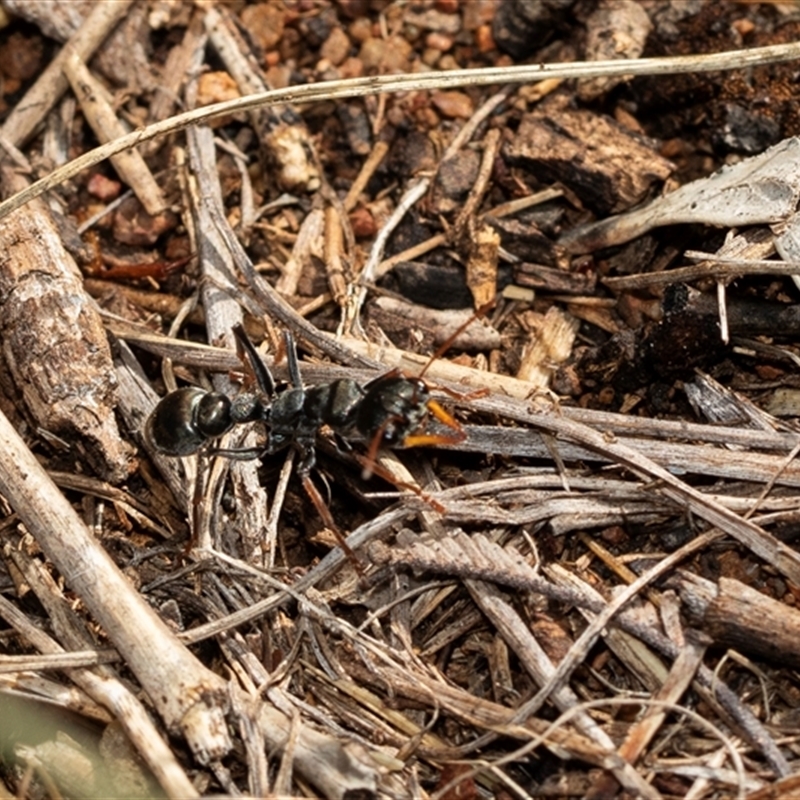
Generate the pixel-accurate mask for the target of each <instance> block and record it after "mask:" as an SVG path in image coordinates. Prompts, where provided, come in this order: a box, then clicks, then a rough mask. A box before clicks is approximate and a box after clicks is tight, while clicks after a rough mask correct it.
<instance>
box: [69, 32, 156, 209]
mask: <svg viewBox="0 0 800 800" xmlns="http://www.w3.org/2000/svg"><path fill="white" fill-rule="evenodd" d="M66 50H67V54H66V58H65V60H64V73H65V74H66V76H67V78H68V79H69V82H70V84H71V85H72V91H73V92H75V96H76V97H77V98H78V103H79V104H80V107H81V111H83V116H84V118H85V119H86V121H87V122H88V123H89V127H90V128H91V129H92V130H93V131H94V132H95V135H96V136H97V138H98V139H99V140H100V141H101V142H109V141H112V140H114V139H119V138H120V137H121V136H124V135H125V133H126V131H125V128H124V127H123V125H122V123H121V122H120V121H119V120H118V119H117V115H116V114H115V113H114V109H113V108H112V107H111V103H110V102H109V100H108V99H107V97H106V94H107V93H106V90H105V87H104V86H103V85H102V84H101V83H100V82H99V81H98V80H96V79H95V77H94V76H93V75H92V73H91V72H89V69H88V67H87V66H86V64H84V63H83V61H82V60H81V58H80V56H79V55H78V54H77V53H76V52H75V51H74V50H72V49H71V48H70V47H69V46H67V48H66ZM111 163H112V165H113V166H114V169H115V170H116V171H117V174H118V175H119V177H120V178H121V179H122V180H123V182H124V183H126V184H127V185H128V186H130V188H131V189H133V191H134V194H135V195H136V197H137V198H138V199H139V202H140V203H141V204H142V206H144V209H145V211H147V213H148V214H150V215H151V216H156V215H157V214H159V213H160V212H162V211H163V210H164V208H165V207H166V205H167V203H166V200H165V199H164V195H163V194H162V192H161V187H160V186H159V185H158V183H156V179H155V178H154V177H153V174H152V173H151V172H150V168H149V167H148V166H147V164H146V163H145V161H144V159H143V158H142V156H141V155H140V154H139V152H138V151H137V150H127V151H125V152H123V153H117V154H116V155H115V156H112V157H111Z"/></svg>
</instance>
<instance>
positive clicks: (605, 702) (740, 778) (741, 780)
mask: <svg viewBox="0 0 800 800" xmlns="http://www.w3.org/2000/svg"><path fill="white" fill-rule="evenodd" d="M639 705H647V706H652V707H654V708H661V709H664V710H665V711H674V712H677V713H679V714H683V715H685V716H687V717H689V718H690V719H691V720H693V721H694V722H696V723H697V724H698V725H700V726H701V727H703V728H705V729H706V730H709V731H710V732H711V733H712V734H713V735H715V736H716V737H717V738H718V739H719V740H720V741H721V742H722V744H723V746H724V747H725V748H726V750H727V751H728V754H729V755H730V758H731V762H732V763H733V766H734V768H735V770H736V777H737V782H738V785H739V792H740V795H739V796H740V797H741V798H743V797H744V793H743V792H744V787H745V786H746V785H747V783H746V781H747V777H746V773H745V768H744V762H743V761H742V758H741V756H740V755H739V753H738V751H737V750H736V747H735V746H734V744H733V743H732V742H731V740H730V739H729V738H728V737H726V736H725V735H724V734H723V732H722V731H721V730H719V728H717V727H716V726H715V725H713V724H712V723H710V722H709V721H708V720H707V719H706V718H705V717H703V716H702V715H700V714H698V713H697V712H695V711H692V710H691V709H689V708H686V707H685V706H677V705H675V704H673V703H665V702H661V701H658V700H648V699H646V698H639V699H629V698H625V697H609V698H604V699H601V700H590V701H586V702H583V703H581V704H580V706H578V707H575V708H571V709H569V710H567V711H565V712H564V713H563V714H561V716H559V717H558V719H556V720H555V721H554V722H552V723H551V724H550V725H549V727H548V728H547V730H546V731H544V732H542V733H537V734H535V735H534V738H533V739H532V740H531V741H530V742H527V743H526V744H524V745H523V746H522V747H519V748H517V749H516V750H514V751H512V752H511V753H507V754H506V755H504V756H502V757H501V758H498V759H496V760H494V761H492V762H491V764H492V765H495V766H503V765H505V764H510V763H512V762H514V761H519V760H521V759H523V758H524V757H525V756H527V755H529V754H530V753H531V752H533V751H534V750H536V749H537V748H538V747H539V746H540V745H542V744H546V742H547V739H548V737H550V736H552V734H553V733H555V732H556V731H558V730H559V729H560V728H563V727H564V726H565V725H566V723H567V722H569V720H570V719H571V718H572V717H574V716H575V714H577V713H578V712H579V711H589V710H591V709H593V708H603V707H605V706H639ZM486 766H487V767H488V766H490V765H488V764H487V765H486ZM482 769H483V767H480V766H479V767H476V768H474V769H471V770H470V771H469V772H467V773H464V774H461V775H459V776H458V777H457V778H454V779H453V780H452V781H450V782H449V783H448V784H446V785H445V786H443V787H442V788H441V789H439V790H437V792H436V793H435V794H433V795H432V796H431V800H443V798H445V797H448V796H449V795H450V794H451V793H452V792H453V789H454V788H455V787H456V786H457V785H458V784H459V783H460V782H461V781H464V780H467V779H469V778H474V777H475V776H477V775H479V774H480V772H481V771H482ZM651 788H652V787H651ZM659 796H660V795H659Z"/></svg>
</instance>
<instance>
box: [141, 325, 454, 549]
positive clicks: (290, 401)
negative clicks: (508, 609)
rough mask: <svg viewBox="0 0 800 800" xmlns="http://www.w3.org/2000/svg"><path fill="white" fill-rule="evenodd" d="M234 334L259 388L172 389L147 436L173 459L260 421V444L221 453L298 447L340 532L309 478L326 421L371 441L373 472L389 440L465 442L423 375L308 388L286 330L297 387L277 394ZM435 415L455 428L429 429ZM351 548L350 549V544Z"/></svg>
mask: <svg viewBox="0 0 800 800" xmlns="http://www.w3.org/2000/svg"><path fill="white" fill-rule="evenodd" d="M233 334H234V336H235V337H236V341H237V344H238V345H239V347H240V348H241V351H242V352H243V353H244V354H246V355H247V360H248V361H249V362H250V366H251V367H252V371H253V375H254V377H255V381H256V384H257V387H258V391H255V392H251V391H246V392H240V393H239V394H238V395H237V396H236V397H234V398H230V397H228V396H227V395H226V394H222V393H220V392H208V391H205V390H203V389H199V388H197V387H185V388H182V389H177V390H175V391H174V392H170V393H169V394H167V395H166V396H165V397H163V398H162V399H161V400H160V401H159V403H158V404H157V405H156V407H155V409H154V410H153V412H152V414H151V415H150V416H149V418H148V419H147V422H146V424H145V437H146V438H147V440H148V442H149V443H150V444H151V445H152V447H153V448H154V449H155V450H156V451H158V452H160V453H163V454H165V455H168V456H187V455H191V454H193V453H196V452H198V451H199V450H200V449H201V448H203V447H204V446H205V445H206V444H208V443H210V442H211V441H213V440H215V439H218V438H219V437H220V436H222V435H223V434H224V433H227V432H228V431H229V430H230V429H231V428H233V427H234V426H235V425H239V424H242V423H247V422H261V423H263V424H264V426H265V428H266V432H267V439H266V442H265V444H264V445H263V446H262V447H258V448H244V449H238V450H217V451H216V452H217V453H218V454H220V455H225V456H228V457H230V458H236V459H249V458H258V457H260V456H262V455H269V454H273V453H277V452H279V451H280V450H283V449H285V448H287V447H293V448H294V449H295V450H296V451H297V453H298V455H299V456H300V463H299V464H298V467H297V472H298V475H299V476H300V479H301V481H302V483H303V486H304V488H305V490H306V492H307V493H308V494H309V496H310V497H311V500H312V501H313V502H314V505H315V506H316V507H317V510H318V511H319V513H320V515H321V516H322V518H323V521H324V522H325V524H326V525H327V526H328V527H329V528H331V529H332V530H333V531H334V532H336V531H337V528H336V525H335V524H334V522H333V519H332V517H331V514H330V511H329V510H328V508H327V506H325V503H324V501H323V500H322V498H321V496H320V495H319V492H318V491H317V489H316V487H315V486H314V484H313V483H312V482H311V479H310V477H309V473H310V472H311V470H312V468H313V466H314V464H315V462H316V453H315V442H316V437H317V433H318V432H319V429H320V428H321V427H322V426H323V425H327V426H328V427H330V428H331V429H332V430H333V432H334V434H336V436H337V437H338V438H339V439H340V440H341V441H342V442H343V443H345V444H347V443H348V441H349V440H352V439H354V438H363V439H365V440H366V441H368V442H369V443H370V444H369V450H368V453H367V458H366V460H365V463H366V465H367V467H366V470H365V472H367V474H369V473H371V472H372V471H373V470H374V468H375V458H376V455H377V451H378V448H379V447H380V445H381V444H383V443H385V444H395V445H397V444H399V445H401V446H404V447H417V446H420V445H437V444H455V443H457V442H460V441H463V439H464V436H465V434H464V432H463V430H462V428H461V426H460V425H459V423H458V422H457V421H456V420H455V419H454V418H453V417H452V416H450V414H448V413H447V411H445V410H444V408H442V407H441V406H440V405H439V404H438V403H437V402H436V401H435V400H432V399H431V396H430V389H429V388H428V386H427V384H426V383H425V381H423V380H422V377H421V376H420V377H416V378H409V377H406V376H405V375H403V374H402V373H401V372H400V371H399V370H397V369H395V370H392V371H390V372H387V373H386V374H385V375H381V376H380V377H378V378H375V379H374V380H372V381H369V382H368V383H365V384H361V383H359V382H358V381H355V380H352V379H349V378H340V379H338V380H335V381H332V382H330V383H324V384H319V385H317V386H308V387H304V386H303V381H302V378H301V376H300V367H299V363H298V360H297V350H296V348H295V343H294V338H293V337H292V335H291V333H289V332H288V331H287V332H285V333H284V341H285V346H286V354H287V362H288V368H289V377H290V381H291V385H290V387H289V388H287V389H284V390H283V391H280V392H279V391H277V390H276V386H275V380H274V379H273V377H272V373H270V371H269V368H268V367H267V365H266V364H265V363H264V361H263V359H262V358H261V356H260V355H259V353H258V351H257V350H256V348H255V346H254V345H253V343H252V342H251V341H250V339H249V338H248V337H247V334H246V333H245V331H244V328H243V327H242V326H241V325H236V326H235V327H234V328H233ZM429 416H433V417H435V418H436V419H437V420H439V421H440V422H441V423H443V424H444V425H446V426H447V427H449V428H450V429H451V430H453V431H454V433H453V434H451V435H447V434H436V433H425V432H424V430H423V429H424V426H425V423H426V421H427V419H428V417H429ZM381 474H382V473H381ZM340 543H341V540H340ZM345 549H347V550H348V551H349V548H346V545H345Z"/></svg>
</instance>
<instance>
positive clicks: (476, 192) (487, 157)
mask: <svg viewBox="0 0 800 800" xmlns="http://www.w3.org/2000/svg"><path fill="white" fill-rule="evenodd" d="M481 110H483V108H481ZM499 147H500V131H499V130H497V128H493V129H492V130H490V131H489V132H488V133H487V134H486V137H485V138H484V140H483V154H482V155H481V163H480V167H479V168H478V174H477V176H476V178H475V183H474V184H473V185H472V188H471V189H470V191H469V195H468V196H467V199H466V200H465V201H464V205H463V206H462V208H461V211H459V212H458V217H457V218H456V221H455V225H454V226H453V227H454V228H455V238H456V239H458V238H459V236H460V235H461V234H462V233H463V232H464V231H465V230H466V229H467V225H468V224H469V222H470V220H472V219H473V217H474V216H475V212H476V211H477V210H478V206H479V205H480V204H481V201H482V200H483V197H484V195H485V194H486V190H487V189H488V188H489V179H490V178H491V177H492V170H493V169H494V160H495V157H496V156H497V150H498V148H499Z"/></svg>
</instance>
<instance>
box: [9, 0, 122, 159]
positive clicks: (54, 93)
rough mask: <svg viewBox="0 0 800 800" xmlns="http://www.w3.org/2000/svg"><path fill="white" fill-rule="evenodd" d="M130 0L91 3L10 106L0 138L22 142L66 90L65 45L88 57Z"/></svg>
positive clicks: (119, 18)
mask: <svg viewBox="0 0 800 800" xmlns="http://www.w3.org/2000/svg"><path fill="white" fill-rule="evenodd" d="M132 3H133V0H115V2H111V3H109V2H105V3H95V4H94V6H93V7H92V10H91V12H90V13H89V15H88V16H87V17H86V19H85V20H84V22H83V24H82V25H81V27H80V28H78V30H77V31H75V33H74V34H73V36H72V37H71V38H70V40H69V41H68V42H67V44H66V45H65V46H64V48H63V49H62V50H61V52H60V53H59V54H58V55H57V56H56V57H55V58H54V59H53V60H52V61H51V62H50V63H49V64H48V65H47V67H46V69H45V70H44V72H42V74H41V75H40V76H39V78H38V79H37V80H36V83H34V84H33V86H31V88H30V89H28V91H27V92H26V93H25V96H24V97H23V98H22V99H21V100H20V101H19V102H18V103H17V104H16V105H15V106H14V108H13V110H12V111H11V113H10V114H9V115H8V117H7V118H6V121H5V122H4V123H3V127H2V128H0V138H2V139H5V140H7V141H9V142H12V143H13V144H15V145H17V146H22V145H24V144H25V143H26V142H27V140H28V138H29V137H30V136H31V134H32V133H33V132H34V130H35V129H36V126H37V125H38V124H39V123H40V122H41V121H42V120H43V119H44V118H45V117H46V116H47V114H48V113H49V112H50V110H51V109H52V108H53V106H55V104H56V103H57V102H58V99H59V98H60V97H61V95H62V94H64V92H65V91H66V90H67V87H68V86H69V82H68V81H67V78H66V75H65V74H64V62H65V60H66V58H67V53H68V51H69V49H71V50H72V51H73V52H75V53H77V54H78V56H79V57H80V58H81V59H83V60H84V61H88V60H89V58H90V57H91V56H92V54H93V53H94V51H95V50H96V49H97V48H98V47H99V46H100V45H101V44H102V43H103V40H104V39H105V38H106V36H108V34H109V33H110V32H111V31H112V30H113V29H114V27H115V26H116V25H117V23H118V22H119V21H120V20H121V19H123V18H124V17H125V16H126V15H127V13H128V9H129V8H130V7H131V4H132Z"/></svg>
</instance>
